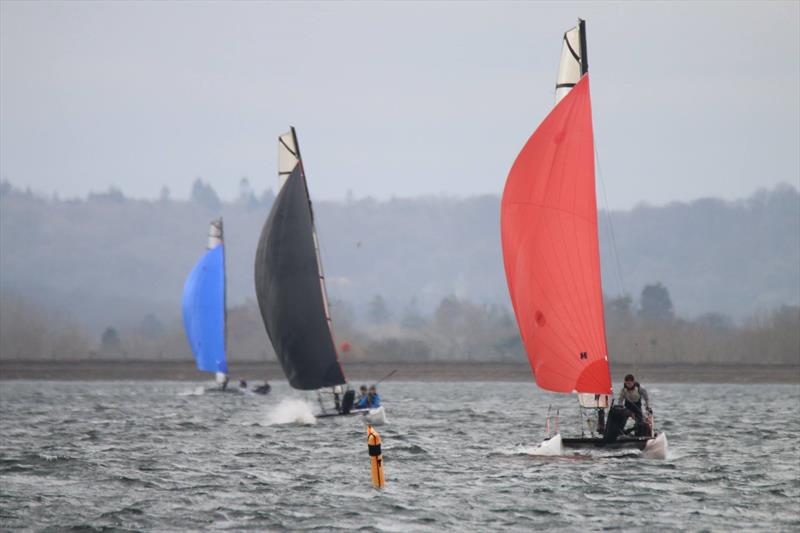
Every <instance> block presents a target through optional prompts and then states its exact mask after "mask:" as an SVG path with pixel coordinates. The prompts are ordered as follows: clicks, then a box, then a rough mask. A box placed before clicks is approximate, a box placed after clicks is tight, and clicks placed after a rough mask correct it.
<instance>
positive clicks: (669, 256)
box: [0, 182, 800, 335]
mask: <svg viewBox="0 0 800 533" xmlns="http://www.w3.org/2000/svg"><path fill="white" fill-rule="evenodd" d="M195 187H196V189H197V187H198V184H196V185H195ZM1 192H2V195H1V196H0V246H1V247H2V254H1V255H0V287H1V288H2V289H3V290H4V291H5V292H8V291H11V292H13V293H14V294H19V295H23V296H24V297H25V298H26V299H28V300H31V301H33V302H35V303H36V304H37V305H42V306H44V307H46V308H47V309H50V310H52V311H53V312H57V313H62V314H66V315H68V316H69V317H70V318H71V319H72V320H73V321H75V322H77V323H78V324H80V325H81V326H82V327H84V328H86V329H87V330H88V331H90V332H92V334H93V335H96V334H99V332H100V331H102V329H103V328H105V327H106V326H109V325H112V326H115V327H123V328H124V327H133V326H135V325H138V324H140V323H141V321H142V319H143V317H145V316H146V315H148V314H152V315H154V316H155V317H157V318H158V319H159V320H160V321H163V322H165V323H173V322H175V321H177V320H178V319H179V306H180V305H179V304H180V294H181V290H182V286H183V281H184V278H185V276H186V274H187V273H188V272H189V270H190V269H191V268H192V266H193V264H194V261H195V260H196V259H197V257H198V256H199V255H200V253H201V252H202V250H203V248H204V246H205V241H206V232H207V224H208V221H209V220H210V219H211V218H214V217H216V216H218V215H220V214H221V215H223V216H224V219H225V230H226V238H227V239H226V240H227V244H228V246H227V251H228V259H227V261H228V280H229V293H228V294H229V302H230V304H231V305H236V304H242V303H245V302H246V301H248V300H252V299H253V298H254V290H253V258H254V253H255V245H256V241H257V238H258V234H259V232H260V229H261V225H262V224H263V222H264V220H265V218H266V215H267V213H268V211H269V206H270V204H271V202H272V199H273V196H272V194H271V193H270V192H269V191H267V193H265V194H264V195H262V196H261V198H256V197H255V196H254V195H253V194H252V193H243V195H242V197H241V198H240V199H239V200H238V201H236V202H231V203H219V202H218V200H216V195H214V193H213V191H211V190H210V189H209V188H207V187H206V188H205V189H204V188H203V186H202V184H200V188H199V189H197V190H195V191H194V193H193V198H194V201H172V200H169V199H168V197H165V198H164V199H162V200H160V201H140V200H131V199H127V198H125V197H124V196H123V195H122V193H121V192H119V191H115V190H111V191H109V192H108V193H105V194H95V195H91V196H90V197H89V198H87V199H77V200H59V199H52V198H48V199H45V198H42V197H39V196H36V195H34V194H31V193H29V192H22V191H18V190H16V189H14V188H13V187H12V186H11V185H10V184H9V183H8V182H4V183H3V186H2V190H1ZM315 213H316V217H317V223H318V227H319V233H320V239H321V241H322V254H323V261H324V265H325V269H326V274H327V277H328V288H329V292H330V295H331V299H332V300H334V301H337V302H338V303H339V305H342V306H345V307H346V308H347V309H349V310H351V315H352V316H351V318H352V319H353V320H354V321H356V322H363V321H365V319H366V318H367V315H368V314H369V308H370V306H369V303H370V302H371V301H373V300H374V299H375V297H376V295H379V296H381V297H382V298H383V300H384V301H385V302H386V304H387V305H386V312H387V313H389V315H390V316H392V317H394V318H395V319H398V320H399V319H400V317H401V316H403V315H407V314H409V313H411V314H414V313H422V314H430V313H431V312H432V311H433V310H434V309H435V308H436V307H437V306H438V305H439V303H440V302H441V301H442V299H443V298H444V297H447V296H455V297H457V298H459V299H462V300H466V301H471V302H475V303H478V304H496V305H499V306H500V307H501V308H506V309H508V308H509V302H508V295H507V290H506V286H505V280H504V276H503V266H502V258H501V252H500V239H499V199H498V198H497V197H494V196H481V197H473V198H464V199H456V198H441V197H426V198H414V199H392V200H389V201H376V200H373V199H369V198H367V199H360V200H351V201H346V202H319V203H316V204H315ZM608 219H609V217H608V216H606V214H605V213H602V214H601V217H600V220H601V227H600V236H601V260H602V265H603V285H604V288H605V292H606V293H607V295H609V296H614V295H618V294H620V292H622V291H621V289H620V282H619V279H620V278H621V280H622V284H623V285H624V289H625V291H627V292H628V293H629V294H631V295H633V296H638V294H639V293H640V291H641V290H642V287H643V286H644V285H645V284H648V283H652V282H661V283H663V284H664V285H665V286H666V287H667V288H668V290H669V293H670V296H671V298H672V302H673V303H674V306H675V311H676V314H677V315H678V316H683V317H697V316H699V315H702V314H705V313H709V312H717V313H722V314H725V315H728V316H731V317H733V318H734V319H736V320H741V319H743V318H745V317H748V316H750V315H752V314H753V313H756V312H759V311H764V310H770V309H773V308H777V307H779V306H781V305H784V304H788V305H797V304H798V303H800V271H798V269H800V195H798V191H797V189H796V188H794V187H790V186H782V187H778V188H776V189H774V190H769V191H764V190H762V191H759V192H757V193H755V194H754V195H752V196H751V197H749V198H747V199H743V200H740V201H737V202H724V201H721V200H716V199H702V200H697V201H695V202H691V203H675V204H670V205H666V206H662V207H653V206H640V207H637V208H635V209H633V210H630V211H614V212H611V213H610V219H611V220H612V221H613V229H614V235H615V237H616V239H615V240H616V247H617V252H618V257H619V264H620V265H621V268H622V270H621V273H620V272H619V270H618V269H617V261H616V259H615V257H614V253H613V248H612V246H611V240H610V238H609V236H610V231H609V227H608V224H607V222H608ZM619 274H621V276H620V275H619Z"/></svg>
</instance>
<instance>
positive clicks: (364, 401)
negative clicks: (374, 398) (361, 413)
mask: <svg viewBox="0 0 800 533" xmlns="http://www.w3.org/2000/svg"><path fill="white" fill-rule="evenodd" d="M367 407H369V396H368V395H366V394H365V395H364V396H362V397H361V398H359V399H358V401H356V404H355V408H356V409H366V408H367Z"/></svg>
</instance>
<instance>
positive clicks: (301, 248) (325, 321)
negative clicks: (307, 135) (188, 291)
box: [255, 128, 352, 403]
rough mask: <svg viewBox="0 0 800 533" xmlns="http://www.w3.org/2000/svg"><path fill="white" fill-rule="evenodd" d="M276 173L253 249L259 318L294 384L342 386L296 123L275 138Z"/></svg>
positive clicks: (298, 386) (312, 387)
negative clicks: (271, 201)
mask: <svg viewBox="0 0 800 533" xmlns="http://www.w3.org/2000/svg"><path fill="white" fill-rule="evenodd" d="M278 174H279V177H280V179H281V181H282V183H281V188H280V191H279V192H278V196H277V198H276V199H275V203H274V204H273V205H272V210H271V211H270V213H269V217H268V218H267V221H266V223H265V224H264V228H263V229H262V230H261V237H260V239H259V241H258V249H257V251H256V264H255V282H256V296H257V298H258V307H259V309H260V310H261V317H262V318H263V320H264V326H265V327H266V328H267V334H268V335H269V338H270V341H271V342H272V346H273V348H274V349H275V354H276V355H277V357H278V361H280V363H281V366H282V367H283V371H284V373H285V374H286V377H287V379H288V380H289V384H290V385H291V386H292V387H293V388H295V389H300V390H319V389H322V388H325V387H335V386H339V385H344V384H346V383H347V380H346V379H345V376H344V371H343V370H342V365H341V363H340V362H339V357H338V354H337V353H336V345H335V343H334V340H333V332H332V330H331V316H330V311H329V309H328V297H327V292H326V289H325V276H324V274H323V271H322V262H321V260H320V254H319V241H318V240H317V232H316V228H315V226H314V210H313V208H312V205H311V199H310V198H309V194H308V184H307V182H306V175H305V172H304V170H303V160H302V158H301V157H300V147H299V145H298V143H297V135H296V133H295V130H294V128H291V130H290V131H289V132H288V133H285V134H283V135H281V136H280V137H279V138H278ZM351 401H352V399H351ZM337 403H338V402H337Z"/></svg>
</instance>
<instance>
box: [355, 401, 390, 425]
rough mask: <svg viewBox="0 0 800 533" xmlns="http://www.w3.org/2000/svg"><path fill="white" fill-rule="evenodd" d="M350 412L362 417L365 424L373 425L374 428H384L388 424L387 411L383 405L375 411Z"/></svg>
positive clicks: (358, 410)
mask: <svg viewBox="0 0 800 533" xmlns="http://www.w3.org/2000/svg"><path fill="white" fill-rule="evenodd" d="M350 412H351V413H352V414H356V415H359V416H361V417H362V420H363V422H364V423H366V424H372V425H373V426H382V425H384V424H386V410H385V409H384V408H383V406H382V405H381V406H380V407H376V408H375V409H357V410H354V411H350Z"/></svg>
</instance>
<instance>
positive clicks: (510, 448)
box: [0, 381, 800, 531]
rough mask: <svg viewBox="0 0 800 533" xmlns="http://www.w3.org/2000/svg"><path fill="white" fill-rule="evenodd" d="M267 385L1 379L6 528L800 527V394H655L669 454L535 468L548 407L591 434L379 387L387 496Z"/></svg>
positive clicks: (326, 423)
mask: <svg viewBox="0 0 800 533" xmlns="http://www.w3.org/2000/svg"><path fill="white" fill-rule="evenodd" d="M273 385H274V387H273V391H272V393H271V394H270V395H269V396H267V397H259V396H244V395H234V394H204V395H195V394H193V389H194V388H195V384H191V383H185V382H89V383H77V382H30V381H29V382H25V381H11V382H0V401H1V409H2V418H1V421H0V424H2V427H0V430H1V431H0V528H2V529H4V530H5V529H13V528H24V529H33V530H48V529H49V530H53V531H56V530H58V531H60V530H64V529H69V528H72V529H77V530H79V529H97V530H99V529H122V530H157V531H170V530H173V531H179V530H187V529H190V530H199V529H202V530H209V529H221V530H236V531H238V530H244V529H253V530H270V531H273V530H285V529H303V530H323V531H327V530H331V529H341V530H364V531H440V530H453V531H497V530H520V531H528V530H533V529H541V530H559V531H565V530H566V531H578V530H581V531H585V530H605V529H625V530H643V529H648V530H650V529H658V530H666V531H669V530H674V531H680V530H692V531H702V530H707V531H730V530H734V529H742V530H747V531H752V530H763V531H797V530H798V529H800V387H798V386H797V385H696V384H695V385H671V384H647V383H645V384H644V385H645V386H646V387H648V389H649V391H650V394H651V396H652V397H653V402H654V407H655V412H656V422H657V424H658V425H659V426H660V429H661V430H663V431H665V432H666V433H667V435H668V438H669V446H670V451H669V456H668V458H667V459H666V460H647V459H642V458H640V457H639V456H638V453H637V452H623V453H613V454H612V453H588V452H583V453H581V454H571V455H568V456H565V457H548V458H544V457H533V456H530V455H528V454H526V453H525V451H526V450H528V449H530V447H531V446H532V445H535V444H536V443H537V442H538V441H539V440H540V438H541V437H542V436H543V433H544V418H545V413H546V412H547V408H548V406H549V405H552V406H553V409H559V410H560V412H561V428H562V434H564V435H565V436H566V435H567V434H568V433H574V432H579V431H580V430H579V426H578V420H577V407H576V403H575V401H574V399H572V398H569V397H562V396H561V395H556V394H549V393H544V392H542V391H540V390H538V389H537V388H536V387H535V386H534V385H533V384H532V383H400V382H389V383H385V384H383V385H382V386H381V390H380V392H381V393H382V396H383V397H384V403H385V405H386V408H387V411H388V416H389V424H388V425H386V426H382V427H379V428H377V429H378V430H379V431H380V433H381V436H382V437H383V452H384V459H385V474H386V480H387V481H386V487H385V488H384V489H383V490H380V491H379V490H375V489H373V488H372V487H371V482H370V470H369V457H368V455H367V445H366V432H365V429H364V426H363V424H362V423H361V422H360V421H359V420H358V419H357V418H355V417H338V418H334V419H324V420H319V421H317V423H316V424H314V425H302V424H300V423H298V422H300V421H302V420H303V419H304V418H306V417H307V414H308V413H307V411H308V409H309V406H308V405H307V404H305V403H304V401H303V399H304V398H306V397H305V396H303V395H302V394H300V393H297V392H294V391H290V390H289V389H288V387H287V386H286V384H285V383H276V384H273ZM287 398H295V400H293V401H287ZM307 400H308V401H309V403H310V404H311V405H313V403H314V401H315V397H314V396H313V395H308V396H307Z"/></svg>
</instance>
